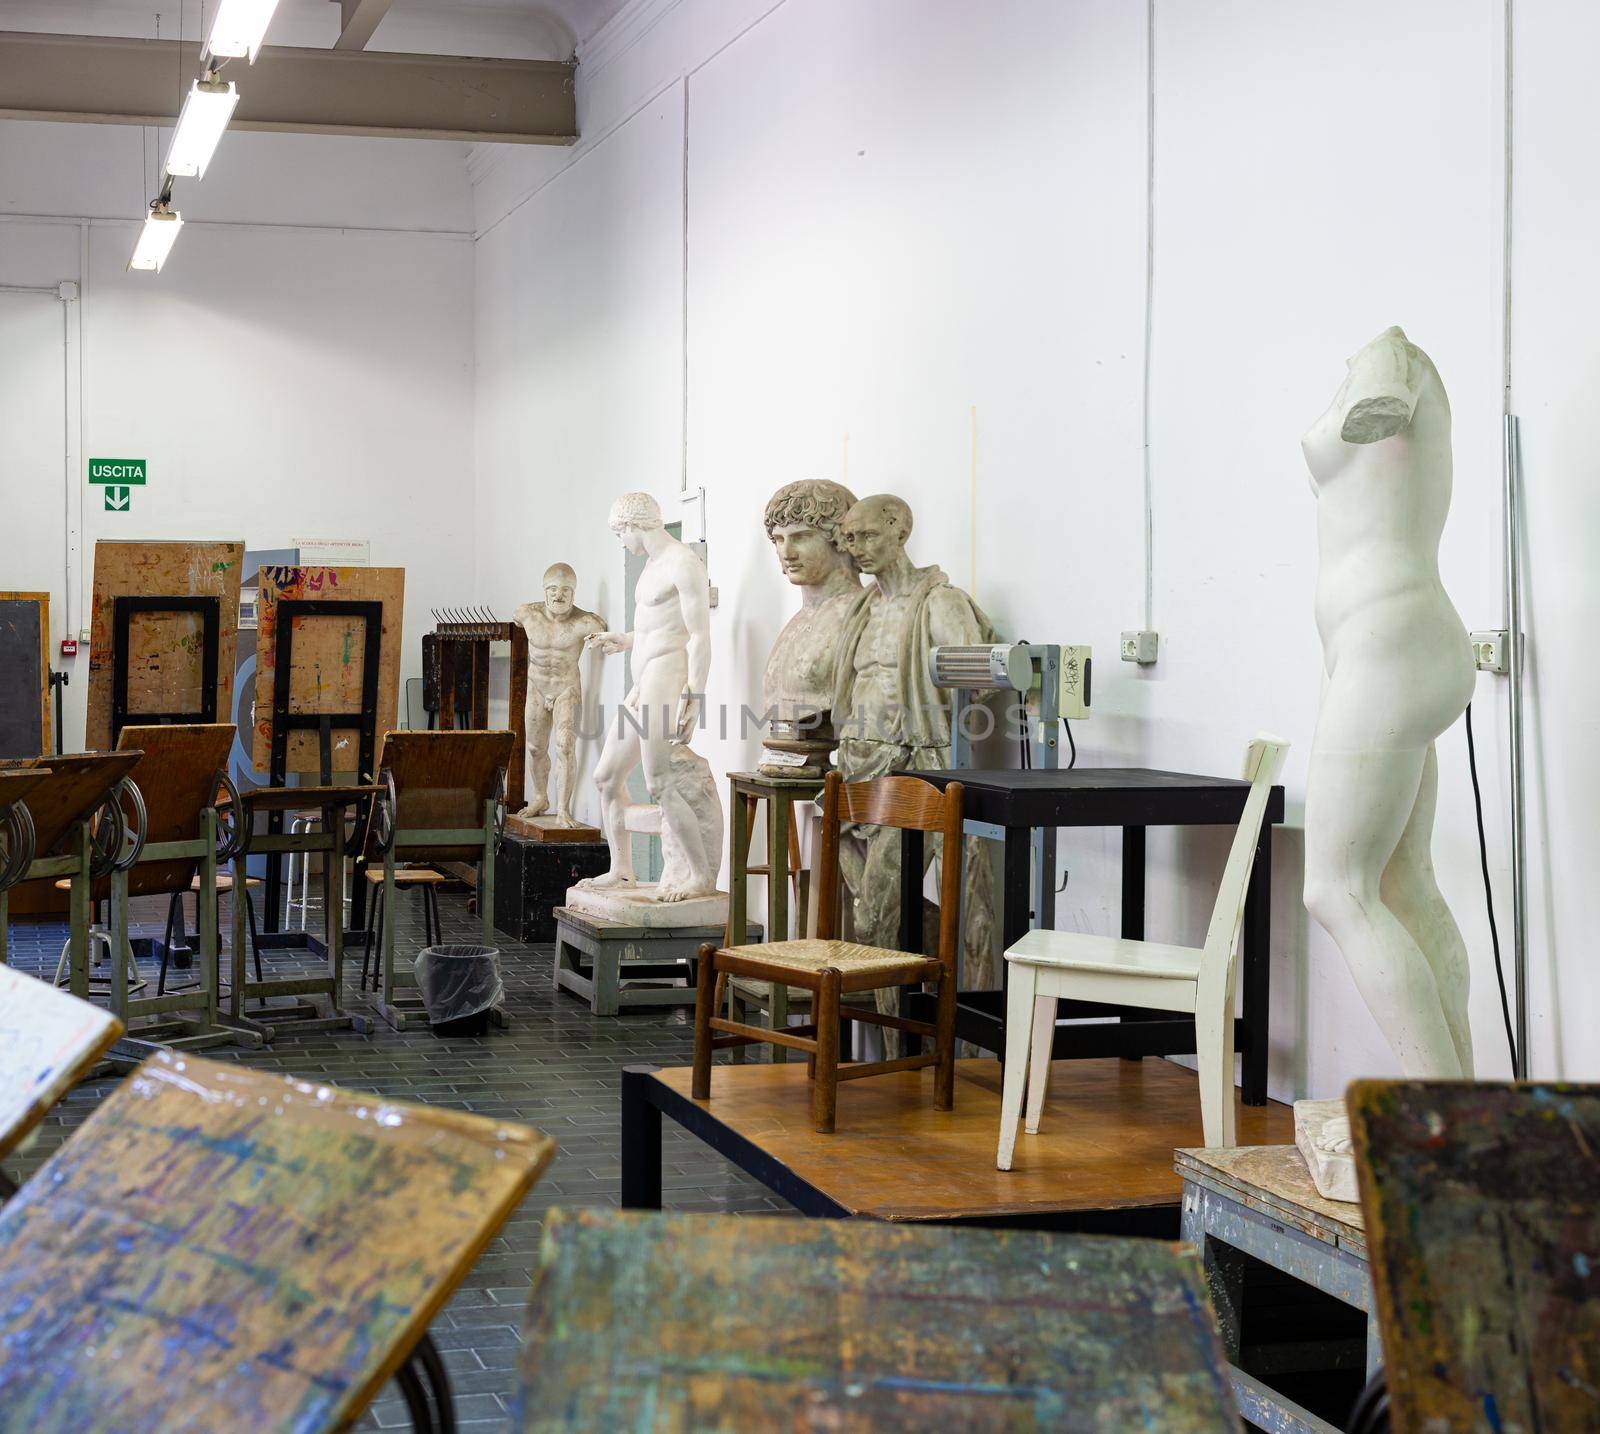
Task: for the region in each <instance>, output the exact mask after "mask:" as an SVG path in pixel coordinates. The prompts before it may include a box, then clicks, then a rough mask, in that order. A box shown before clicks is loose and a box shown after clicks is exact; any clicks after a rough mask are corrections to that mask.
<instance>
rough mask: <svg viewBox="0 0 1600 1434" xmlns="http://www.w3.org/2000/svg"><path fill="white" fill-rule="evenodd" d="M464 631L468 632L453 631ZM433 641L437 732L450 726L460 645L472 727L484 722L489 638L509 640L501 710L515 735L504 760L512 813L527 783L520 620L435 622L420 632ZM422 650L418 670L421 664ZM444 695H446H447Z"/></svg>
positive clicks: (525, 699) (480, 726) (523, 798)
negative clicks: (466, 665)
mask: <svg viewBox="0 0 1600 1434" xmlns="http://www.w3.org/2000/svg"><path fill="white" fill-rule="evenodd" d="M453 629H466V630H468V631H454V630H453ZM426 636H427V637H431V638H432V639H433V642H434V647H433V652H434V662H435V664H436V669H435V671H436V687H437V692H438V697H439V730H440V731H441V732H451V731H454V730H455V729H456V710H455V700H454V694H455V690H456V682H457V680H458V679H457V676H456V670H457V665H458V663H459V660H460V657H461V649H462V648H463V647H464V648H466V650H467V652H468V653H469V654H470V656H469V659H468V660H469V661H470V662H471V664H472V706H471V709H470V711H469V712H468V714H467V716H468V720H469V722H470V723H471V725H472V726H473V727H474V728H476V729H480V730H483V729H487V728H488V726H489V659H490V653H489V645H490V643H494V642H509V643H510V644H511V670H510V673H509V674H508V690H509V700H508V705H507V709H506V726H507V727H508V728H509V729H510V730H511V732H512V734H513V735H514V736H515V737H516V739H517V742H516V746H515V747H513V748H512V749H511V760H510V761H509V762H508V763H507V764H506V802H507V804H508V806H509V808H510V809H511V810H512V811H515V810H516V809H517V808H518V807H519V806H521V805H522V804H523V803H524V802H525V801H526V800H527V796H526V795H525V793H524V791H523V786H524V784H525V782H526V781H527V761H528V722H527V703H528V634H527V632H526V631H525V630H524V628H523V626H522V624H521V623H520V622H497V623H451V622H441V623H438V624H437V625H436V626H435V627H434V630H433V631H432V632H431V633H428V634H426ZM426 656H427V655H426V654H424V669H423V670H424V671H426V670H427V667H426ZM447 694H448V696H447Z"/></svg>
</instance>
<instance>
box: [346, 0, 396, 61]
mask: <svg viewBox="0 0 1600 1434" xmlns="http://www.w3.org/2000/svg"><path fill="white" fill-rule="evenodd" d="M393 4H394V0H339V14H340V17H341V18H342V20H343V21H344V29H343V30H342V31H341V32H340V34H339V38H338V39H337V40H335V41H334V42H333V48H334V49H336V50H364V49H366V48H367V41H368V40H370V39H371V38H372V32H373V31H374V30H376V29H377V28H378V22H379V21H380V20H382V19H383V17H384V16H385V15H387V14H388V13H389V7H390V6H391V5H393Z"/></svg>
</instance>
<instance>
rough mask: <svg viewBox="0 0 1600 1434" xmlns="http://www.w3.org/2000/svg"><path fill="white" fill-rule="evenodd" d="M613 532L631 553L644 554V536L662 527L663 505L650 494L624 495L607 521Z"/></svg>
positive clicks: (614, 504) (614, 505)
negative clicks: (651, 530)
mask: <svg viewBox="0 0 1600 1434" xmlns="http://www.w3.org/2000/svg"><path fill="white" fill-rule="evenodd" d="M606 522H607V523H608V524H609V526H610V528H611V531H612V532H613V533H615V534H616V535H617V536H618V537H619V538H621V539H622V546H623V547H625V548H626V549H627V550H628V551H629V552H630V553H635V554H643V552H644V550H645V548H644V534H645V533H647V532H649V531H650V529H651V528H659V527H660V526H661V505H660V504H659V503H657V502H656V500H655V499H654V498H652V497H651V496H650V495H649V494H648V493H624V494H623V495H622V496H621V497H620V498H618V499H617V501H616V502H615V503H613V504H612V505H611V514H610V516H609V517H608V518H607V519H606Z"/></svg>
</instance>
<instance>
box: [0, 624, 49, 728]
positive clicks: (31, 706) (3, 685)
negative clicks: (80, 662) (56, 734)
mask: <svg viewBox="0 0 1600 1434" xmlns="http://www.w3.org/2000/svg"><path fill="white" fill-rule="evenodd" d="M30 674H33V675H34V676H36V677H37V681H34V680H32V678H31V677H30ZM49 750H50V594H49V593H0V757H41V756H43V755H44V754H45V753H46V752H48V751H49Z"/></svg>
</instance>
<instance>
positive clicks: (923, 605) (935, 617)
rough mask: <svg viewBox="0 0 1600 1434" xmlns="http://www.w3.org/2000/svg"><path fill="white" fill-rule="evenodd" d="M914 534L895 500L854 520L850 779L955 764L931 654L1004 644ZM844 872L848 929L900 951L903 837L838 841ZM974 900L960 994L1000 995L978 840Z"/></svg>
mask: <svg viewBox="0 0 1600 1434" xmlns="http://www.w3.org/2000/svg"><path fill="white" fill-rule="evenodd" d="M910 536H911V509H910V508H909V507H908V506H907V505H906V503H905V502H904V501H903V500H901V499H899V498H896V497H893V496H891V495H889V494H886V493H879V494H875V495H873V496H872V497H870V498H863V499H862V500H861V501H860V502H859V503H857V504H856V505H855V506H854V507H853V508H851V509H850V511H849V512H848V513H847V514H846V515H845V520H844V537H845V543H846V546H847V547H848V549H849V552H850V554H851V556H852V557H854V558H855V560H856V564H857V566H858V567H859V568H860V569H861V571H862V572H863V573H865V574H866V575H867V576H868V577H869V578H871V579H872V581H871V583H870V584H869V585H868V587H867V596H866V600H865V601H864V602H863V603H862V604H861V606H860V607H859V608H858V609H857V610H856V611H855V612H854V613H853V614H852V615H851V618H850V620H849V622H848V623H847V624H846V625H845V628H844V631H843V635H842V641H841V646H840V651H839V660H838V668H837V681H838V689H837V691H836V693H835V695H834V712H835V714H836V716H838V717H841V718H842V721H841V724H840V727H839V730H840V732H841V733H842V734H843V735H842V738H841V740H840V743H839V758H838V763H839V771H840V774H841V775H842V776H843V777H844V779H845V780H846V781H850V782H857V781H864V780H866V779H868V778H871V777H881V776H886V775H888V774H889V773H890V772H893V771H895V770H896V769H897V768H942V767H948V766H949V765H950V723H951V711H952V703H951V694H950V693H949V692H945V691H942V690H941V689H939V688H937V687H935V686H934V685H933V680H932V678H931V677H930V676H929V675H928V653H929V651H930V649H932V648H935V647H942V646H946V645H952V644H968V643H979V642H995V641H997V640H998V637H997V634H996V632H995V628H994V624H993V623H991V622H990V621H989V619H988V618H987V617H986V616H985V615H984V613H983V611H982V609H981V608H979V607H978V605H977V604H976V603H975V602H974V601H973V600H972V599H971V598H970V597H969V596H968V595H967V594H966V593H964V592H962V591H961V589H960V588H958V587H954V586H952V585H951V582H950V580H949V578H947V577H946V576H945V574H944V572H943V571H942V570H941V569H939V568H938V567H926V568H919V567H917V566H916V565H915V564H913V563H912V561H911V559H910V557H909V555H908V554H907V553H906V540H907V539H908V538H909V537H910ZM940 845H941V842H940V840H939V839H938V838H932V839H930V840H929V842H928V843H927V856H928V859H929V860H930V861H931V860H932V859H933V857H934V855H935V853H936V852H937V850H938V848H939V847H940ZM839 865H840V870H841V872H842V873H843V876H844V883H845V888H846V890H847V892H848V895H849V898H850V899H849V900H848V901H847V902H846V903H845V917H846V931H847V933H848V934H849V935H850V937H851V938H852V939H854V940H857V941H861V942H863V943H866V944H868V945H872V946H888V947H893V946H895V945H897V944H898V935H899V926H900V834H899V832H897V831H894V830H892V829H885V828H880V827H854V828H851V829H848V830H847V832H846V833H845V836H844V838H843V839H842V840H841V842H840V845H839ZM964 896H965V902H964V904H965V908H966V909H965V912H964V915H963V924H962V936H963V956H962V969H961V988H962V989H963V990H993V989H996V988H998V987H999V985H1000V980H999V974H998V969H997V963H996V957H995V922H994V875H993V871H992V869H991V868H990V865H989V857H988V854H987V852H985V851H984V849H983V844H982V842H981V840H980V839H978V838H976V837H969V838H968V839H967V841H966V870H965V885H964ZM937 934H938V931H937V926H936V925H935V923H933V922H931V921H925V922H924V923H923V939H924V943H925V944H926V945H927V946H928V948H929V949H930V950H931V949H932V943H933V941H934V940H935V939H936V937H937ZM897 994H898V993H896V992H893V991H880V992H878V993H877V997H878V1003H879V1009H880V1010H891V1009H892V1008H893V1005H894V1002H895V1000H896V997H897ZM887 1034H893V1033H892V1032H888V1033H886V1035H887Z"/></svg>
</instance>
